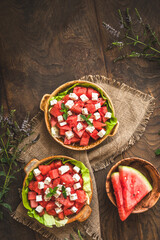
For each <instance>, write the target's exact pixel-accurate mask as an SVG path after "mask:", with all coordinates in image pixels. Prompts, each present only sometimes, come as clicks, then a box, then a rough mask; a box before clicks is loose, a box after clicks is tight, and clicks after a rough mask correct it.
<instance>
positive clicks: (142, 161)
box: [106, 157, 160, 213]
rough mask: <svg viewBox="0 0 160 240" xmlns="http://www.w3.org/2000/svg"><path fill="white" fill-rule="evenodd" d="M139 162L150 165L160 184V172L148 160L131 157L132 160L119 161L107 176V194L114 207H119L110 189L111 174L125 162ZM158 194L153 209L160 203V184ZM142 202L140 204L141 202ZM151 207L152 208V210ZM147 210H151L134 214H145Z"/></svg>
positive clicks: (142, 210)
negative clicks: (159, 200) (159, 201)
mask: <svg viewBox="0 0 160 240" xmlns="http://www.w3.org/2000/svg"><path fill="white" fill-rule="evenodd" d="M135 160H136V161H137V162H138V161H139V162H140V163H145V164H147V165H149V166H150V167H151V168H152V169H153V171H154V173H155V175H156V177H157V179H159V182H160V174H159V172H158V170H157V169H156V168H155V167H154V165H153V164H152V163H150V162H149V161H147V160H145V159H142V158H139V157H130V158H124V159H121V160H120V161H118V162H117V163H115V164H114V165H113V166H112V168H111V169H110V170H109V172H108V174H107V177H106V192H107V196H108V198H109V199H110V201H111V202H112V203H113V205H114V206H116V207H117V204H116V201H115V197H114V193H113V191H111V188H110V186H111V179H110V176H111V173H112V172H113V171H114V169H116V168H117V167H118V166H119V165H121V164H122V165H123V162H126V161H129V162H134V161H135ZM124 166H125V165H124ZM126 166H130V165H126ZM157 193H159V194H157V198H156V199H155V202H154V204H152V206H151V207H153V206H154V205H155V204H156V202H157V201H158V199H159V197H160V184H159V191H157ZM141 201H143V199H142V200H141ZM141 201H140V202H141ZM151 207H150V208H151ZM147 210H149V208H148V209H146V208H145V209H141V210H136V209H135V210H134V211H133V212H132V213H141V212H145V211H147Z"/></svg>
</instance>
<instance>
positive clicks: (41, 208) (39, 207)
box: [35, 205, 44, 213]
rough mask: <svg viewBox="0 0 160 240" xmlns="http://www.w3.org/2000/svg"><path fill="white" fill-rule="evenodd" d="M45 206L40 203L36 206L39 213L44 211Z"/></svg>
mask: <svg viewBox="0 0 160 240" xmlns="http://www.w3.org/2000/svg"><path fill="white" fill-rule="evenodd" d="M43 209H44V208H43V207H42V206H41V205H39V206H37V207H36V208H35V210H36V211H37V212H38V213H41V212H42V211H43Z"/></svg>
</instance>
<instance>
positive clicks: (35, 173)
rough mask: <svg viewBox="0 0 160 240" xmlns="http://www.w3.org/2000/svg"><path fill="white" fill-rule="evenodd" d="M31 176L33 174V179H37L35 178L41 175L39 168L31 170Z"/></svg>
mask: <svg viewBox="0 0 160 240" xmlns="http://www.w3.org/2000/svg"><path fill="white" fill-rule="evenodd" d="M33 174H34V176H35V177H37V176H39V175H40V174H41V171H40V170H39V168H35V169H34V170H33Z"/></svg>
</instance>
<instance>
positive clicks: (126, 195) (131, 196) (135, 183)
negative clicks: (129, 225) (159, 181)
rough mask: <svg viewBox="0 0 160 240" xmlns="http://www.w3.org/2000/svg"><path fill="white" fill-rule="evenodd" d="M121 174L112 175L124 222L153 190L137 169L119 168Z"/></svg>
mask: <svg viewBox="0 0 160 240" xmlns="http://www.w3.org/2000/svg"><path fill="white" fill-rule="evenodd" d="M118 169H119V172H114V173H112V175H111V182H112V186H113V190H114V194H115V197H116V203H117V208H118V213H119V216H120V219H121V220H122V221H124V220H125V219H126V218H127V217H128V216H129V215H130V214H131V213H132V212H133V210H134V208H135V206H136V205H137V204H138V203H139V202H140V201H141V200H142V199H143V198H144V197H145V196H146V195H147V194H148V193H149V192H150V191H151V190H152V186H151V184H150V183H149V181H148V180H147V178H146V177H145V176H144V175H143V174H142V173H141V172H139V171H138V170H137V169H135V168H132V167H129V166H119V167H118Z"/></svg>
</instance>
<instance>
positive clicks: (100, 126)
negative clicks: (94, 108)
mask: <svg viewBox="0 0 160 240" xmlns="http://www.w3.org/2000/svg"><path fill="white" fill-rule="evenodd" d="M93 126H94V127H95V128H96V129H97V130H102V128H103V127H106V124H105V123H102V122H99V121H96V120H94V121H93Z"/></svg>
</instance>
